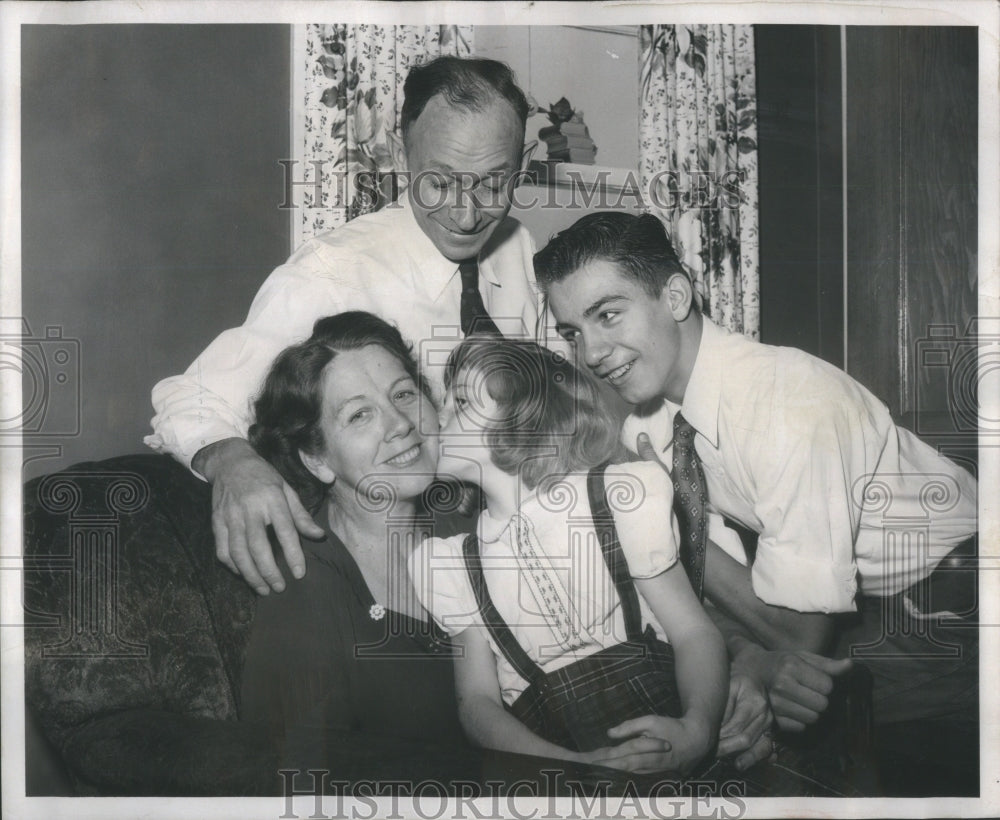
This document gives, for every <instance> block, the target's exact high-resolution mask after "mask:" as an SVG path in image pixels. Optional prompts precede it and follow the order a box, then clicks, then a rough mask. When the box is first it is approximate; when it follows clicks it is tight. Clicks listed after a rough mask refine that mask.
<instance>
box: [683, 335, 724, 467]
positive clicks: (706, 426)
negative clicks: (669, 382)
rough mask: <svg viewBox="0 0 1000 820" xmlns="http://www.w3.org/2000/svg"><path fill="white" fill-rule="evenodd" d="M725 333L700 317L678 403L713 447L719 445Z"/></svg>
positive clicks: (690, 421) (688, 418)
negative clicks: (687, 376) (695, 350)
mask: <svg viewBox="0 0 1000 820" xmlns="http://www.w3.org/2000/svg"><path fill="white" fill-rule="evenodd" d="M728 336H729V333H728V331H726V330H723V329H722V328H721V327H719V326H718V325H717V324H715V323H714V322H712V320H711V319H709V318H708V317H702V320H701V343H700V344H699V345H698V355H697V356H696V357H695V360H694V367H693V368H692V369H691V378H690V379H689V380H688V384H687V389H686V390H685V391H684V403H683V404H682V405H681V412H682V413H684V418H686V419H687V420H688V422H689V423H690V424H691V426H692V427H694V429H695V430H697V431H698V432H699V433H701V435H702V436H704V437H705V438H706V439H708V441H709V442H710V443H711V445H712V446H713V447H716V448H717V447H718V446H719V406H720V403H721V401H722V374H723V372H724V370H725V365H726V353H725V341H726V338H727V337H728Z"/></svg>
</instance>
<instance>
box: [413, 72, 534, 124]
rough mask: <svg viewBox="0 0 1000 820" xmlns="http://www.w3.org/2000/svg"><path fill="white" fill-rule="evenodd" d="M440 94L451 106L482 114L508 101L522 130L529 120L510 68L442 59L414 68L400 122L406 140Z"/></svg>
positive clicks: (526, 106) (523, 97) (525, 103)
mask: <svg viewBox="0 0 1000 820" xmlns="http://www.w3.org/2000/svg"><path fill="white" fill-rule="evenodd" d="M439 94H441V95H443V96H444V98H445V99H446V100H447V101H448V103H449V104H450V105H452V106H455V107H456V108H465V109H467V110H470V111H482V110H483V109H484V108H486V107H487V106H488V105H489V104H490V103H491V102H493V101H494V100H496V99H497V98H499V99H502V100H506V101H507V102H508V103H509V104H510V106H511V107H512V108H513V109H514V111H515V113H516V114H517V116H518V118H519V119H520V120H521V127H522V128H523V127H524V124H525V123H526V122H527V120H528V101H527V99H526V98H525V96H524V92H523V91H521V89H520V88H518V87H517V83H516V82H515V81H514V72H512V71H511V70H510V68H509V67H508V66H507V65H505V64H504V63H501V62H497V61H496V60H484V59H474V58H462V57H438V58H437V59H436V60H432V61H431V62H429V63H425V64H424V65H418V66H414V67H413V68H411V69H410V73H409V74H407V75H406V82H405V84H404V85H403V111H402V116H401V119H400V128H401V130H402V132H403V138H404V139H405V138H406V135H407V133H408V132H409V130H410V126H411V125H412V124H413V123H414V122H415V121H416V120H417V118H418V117H419V116H420V113H421V112H422V111H423V110H424V106H426V105H427V103H428V102H430V100H431V99H433V98H434V97H436V96H438V95H439Z"/></svg>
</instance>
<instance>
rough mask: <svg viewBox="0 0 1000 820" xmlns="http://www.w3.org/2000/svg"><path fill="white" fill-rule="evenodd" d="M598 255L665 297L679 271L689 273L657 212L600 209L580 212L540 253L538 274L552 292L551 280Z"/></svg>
mask: <svg viewBox="0 0 1000 820" xmlns="http://www.w3.org/2000/svg"><path fill="white" fill-rule="evenodd" d="M595 259H603V260H605V261H607V262H612V263H614V264H615V265H617V266H618V268H619V269H620V270H621V272H622V274H623V275H625V276H628V277H630V278H631V279H634V280H635V281H636V282H638V283H639V284H640V285H642V288H643V290H645V291H646V292H647V293H648V294H649V295H650V297H652V298H653V299H659V298H660V294H661V293H662V292H663V288H664V287H665V286H666V284H667V281H668V280H669V279H670V277H671V276H673V275H674V274H675V273H680V274H682V275H684V276H685V277H686V276H687V272H686V271H685V270H684V268H683V266H682V265H681V263H680V260H679V259H678V258H677V254H676V253H675V252H674V248H673V246H672V245H671V244H670V239H669V237H668V236H667V232H666V229H665V228H664V227H663V223H662V222H660V220H659V219H657V218H656V217H655V216H653V215H652V214H642V215H640V216H637V215H635V214H627V213H621V212H620V211H600V212H598V213H594V214H587V215H586V216H584V217H581V218H580V219H578V220H577V221H576V222H574V223H573V224H572V225H571V226H570V227H568V228H566V230H564V231H560V232H559V233H558V234H556V235H555V236H554V237H553V238H552V239H551V240H550V241H549V244H548V245H546V246H545V247H544V248H542V249H541V250H540V251H539V252H538V253H536V254H535V257H534V265H535V278H536V279H537V281H538V284H539V286H541V288H542V290H543V291H545V292H548V288H549V285H551V284H553V283H555V282H561V281H562V280H563V279H565V278H566V277H567V276H569V275H570V274H572V273H574V272H575V271H577V270H579V269H580V268H581V267H583V266H584V265H586V264H588V263H590V262H593V261H594V260H595Z"/></svg>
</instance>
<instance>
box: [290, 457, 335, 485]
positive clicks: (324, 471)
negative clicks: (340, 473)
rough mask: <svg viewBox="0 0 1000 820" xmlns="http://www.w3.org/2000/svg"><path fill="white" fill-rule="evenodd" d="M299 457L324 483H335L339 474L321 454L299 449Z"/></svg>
mask: <svg viewBox="0 0 1000 820" xmlns="http://www.w3.org/2000/svg"><path fill="white" fill-rule="evenodd" d="M299 458H300V459H301V460H302V464H303V465H304V466H305V468H306V469H307V470H308V471H309V472H310V473H312V474H313V475H314V476H316V478H318V479H319V480H320V481H322V482H323V483H324V484H333V482H334V481H335V480H336V478H337V476H336V475H335V474H334V472H333V470H331V469H330V467H329V466H328V465H327V463H326V462H325V461H323V459H322V458H321V457H320V456H316V455H313V454H312V453H307V452H305V451H304V450H299Z"/></svg>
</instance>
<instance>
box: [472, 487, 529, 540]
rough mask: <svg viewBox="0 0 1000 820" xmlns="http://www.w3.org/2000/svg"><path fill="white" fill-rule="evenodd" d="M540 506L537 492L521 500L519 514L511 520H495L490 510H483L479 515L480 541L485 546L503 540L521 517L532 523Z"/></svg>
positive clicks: (510, 518) (477, 528)
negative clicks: (534, 513) (505, 534)
mask: <svg viewBox="0 0 1000 820" xmlns="http://www.w3.org/2000/svg"><path fill="white" fill-rule="evenodd" d="M539 506H540V502H539V501H538V492H537V490H535V491H532V493H531V494H530V495H528V496H526V497H525V498H523V499H522V500H521V504H520V506H519V507H518V508H517V512H516V513H514V515H512V516H510V517H509V518H494V517H493V516H492V515H490V511H489V510H483V511H482V513H480V515H479V523H478V525H477V527H476V530H477V532H478V533H479V540H480V541H482V542H483V543H484V544H492V543H494V542H496V541H499V540H500V539H501V538H504V533H505V532H507V531H508V530H509V529H510V527H511V524H513V522H514V519H516V518H517V517H518V516H521V517H522V518H526V519H528V520H529V521H530V520H531V514H532V512H533V511H534V510H535V508H537V507H539ZM507 540H508V541H510V540H511V538H509V537H508V538H507Z"/></svg>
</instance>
